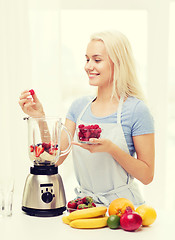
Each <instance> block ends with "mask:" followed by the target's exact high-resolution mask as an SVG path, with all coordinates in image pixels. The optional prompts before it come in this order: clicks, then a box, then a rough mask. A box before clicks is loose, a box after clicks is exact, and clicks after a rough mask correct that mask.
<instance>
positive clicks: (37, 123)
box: [22, 117, 71, 217]
mask: <svg viewBox="0 0 175 240" xmlns="http://www.w3.org/2000/svg"><path fill="white" fill-rule="evenodd" d="M24 119H26V120H27V122H28V152H29V157H30V160H31V161H32V163H33V166H31V167H30V174H29V175H28V176H27V179H26V182H25V186H24V191H23V199H22V210H23V211H24V212H25V213H26V214H28V215H31V216H39V217H40V216H43V217H52V216H58V215H61V214H62V213H63V212H64V211H65V210H66V196H65V191H64V185H63V182H62V178H61V176H60V175H59V173H58V167H57V166H55V163H56V162H57V160H58V159H59V157H61V156H64V155H66V154H68V153H69V152H70V149H71V135H70V133H69V131H68V130H67V128H66V127H65V126H64V125H63V124H62V122H61V118H59V117H44V118H35V117H27V118H24ZM61 139H63V141H64V142H66V143H67V145H66V147H67V148H66V149H65V150H62V149H60V143H61ZM67 139H68V141H67ZM64 145H65V144H64Z"/></svg>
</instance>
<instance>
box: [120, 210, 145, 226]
mask: <svg viewBox="0 0 175 240" xmlns="http://www.w3.org/2000/svg"><path fill="white" fill-rule="evenodd" d="M141 225H142V218H141V216H140V215H139V214H138V213H136V212H134V211H133V210H132V208H131V207H127V208H126V210H125V213H124V214H123V215H122V216H121V218H120V226H121V227H122V228H123V229H124V230H126V231H135V230H137V229H138V228H140V227H141Z"/></svg>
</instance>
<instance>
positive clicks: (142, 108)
mask: <svg viewBox="0 0 175 240" xmlns="http://www.w3.org/2000/svg"><path fill="white" fill-rule="evenodd" d="M92 99H93V97H82V98H79V99H77V100H75V101H74V102H73V103H72V105H71V106H70V108H69V111H68V113H67V116H66V118H68V119H70V120H72V121H73V122H75V123H76V122H77V118H78V116H79V115H80V113H81V112H82V110H83V109H84V107H85V106H86V105H87V104H88V102H89V101H91V100H92ZM81 120H82V121H85V122H87V123H89V124H91V123H99V124H100V123H117V112H115V113H113V114H111V115H109V116H105V117H96V116H94V115H93V113H92V111H91V104H89V106H88V108H87V109H86V111H85V113H84V114H83V116H82V119H81ZM121 124H122V128H123V132H124V135H125V139H126V142H127V145H128V148H129V151H130V154H131V155H132V156H133V155H134V153H135V147H134V143H133V139H132V137H133V136H137V135H143V134H149V133H154V120H153V117H152V115H151V113H150V111H149V109H148V107H147V106H146V104H145V103H144V102H143V101H141V100H139V99H137V98H135V97H128V98H127V99H126V101H125V102H124V103H123V106H122V112H121Z"/></svg>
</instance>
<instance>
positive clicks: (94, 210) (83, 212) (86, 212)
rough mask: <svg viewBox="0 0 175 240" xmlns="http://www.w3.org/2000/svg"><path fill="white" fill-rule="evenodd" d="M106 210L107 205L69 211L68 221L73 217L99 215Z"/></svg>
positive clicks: (80, 217)
mask: <svg viewBox="0 0 175 240" xmlns="http://www.w3.org/2000/svg"><path fill="white" fill-rule="evenodd" d="M106 212H107V207H105V206H102V207H93V208H87V209H82V210H78V211H74V212H71V213H70V214H69V216H68V219H69V221H73V220H75V219H82V218H93V217H99V216H101V215H104V214H105V213H106Z"/></svg>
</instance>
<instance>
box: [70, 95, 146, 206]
mask: <svg viewBox="0 0 175 240" xmlns="http://www.w3.org/2000/svg"><path fill="white" fill-rule="evenodd" d="M92 101H93V100H91V101H90V102H89V103H88V104H87V105H86V107H85V108H84V109H83V110H82V112H81V113H80V115H79V117H78V119H77V126H78V125H79V124H84V125H89V124H99V123H86V122H84V121H82V120H81V118H82V116H83V114H84V112H85V111H86V109H87V107H88V106H89V105H90V104H91V103H92ZM122 105H123V99H122V98H121V99H120V102H119V106H118V111H117V124H116V123H100V124H99V126H100V127H101V128H102V134H101V138H106V139H110V140H111V141H112V142H113V143H115V144H116V145H117V146H118V147H120V148H121V149H122V150H123V151H125V152H126V153H128V154H129V149H128V146H127V143H126V139H125V136H124V133H123V129H122V125H121V111H122ZM75 138H76V139H75V140H76V141H77V133H75ZM72 155H73V163H74V169H75V175H76V179H77V181H78V184H79V187H77V188H75V193H76V194H77V197H84V196H91V197H93V199H94V201H95V202H96V203H97V204H104V205H106V206H109V204H110V202H111V201H113V200H114V199H116V198H120V197H123V198H127V199H129V200H131V201H132V203H133V204H134V205H135V206H139V205H141V204H143V203H144V200H143V198H142V196H141V194H140V191H139V189H138V186H137V184H136V182H134V178H133V177H132V176H131V175H129V174H128V173H127V172H126V171H125V170H124V169H123V168H122V167H121V166H120V164H119V163H118V162H117V161H116V160H114V158H113V157H112V156H111V155H110V154H108V153H106V152H96V153H90V152H89V151H88V150H85V149H83V148H81V147H79V146H76V145H74V146H73V149H72Z"/></svg>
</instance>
